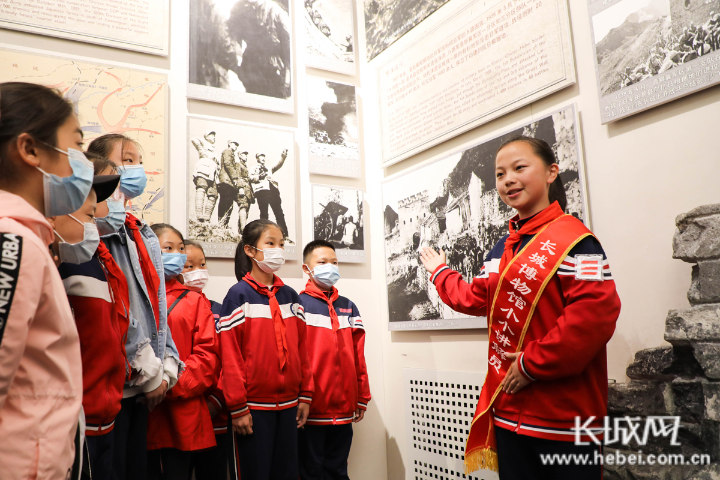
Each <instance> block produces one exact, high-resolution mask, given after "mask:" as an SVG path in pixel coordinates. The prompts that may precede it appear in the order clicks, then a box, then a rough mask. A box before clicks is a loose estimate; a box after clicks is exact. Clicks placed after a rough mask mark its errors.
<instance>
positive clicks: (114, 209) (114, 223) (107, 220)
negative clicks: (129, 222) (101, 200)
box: [95, 199, 125, 237]
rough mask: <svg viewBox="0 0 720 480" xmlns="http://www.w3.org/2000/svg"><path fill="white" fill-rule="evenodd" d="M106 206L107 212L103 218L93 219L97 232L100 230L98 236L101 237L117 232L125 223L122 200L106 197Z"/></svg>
mask: <svg viewBox="0 0 720 480" xmlns="http://www.w3.org/2000/svg"><path fill="white" fill-rule="evenodd" d="M107 206H108V210H109V213H108V214H107V215H106V216H105V217H103V218H96V219H95V224H96V225H97V228H98V232H100V236H103V237H104V236H105V235H111V234H113V233H117V231H118V230H120V227H122V226H123V224H124V223H125V207H124V206H123V202H121V201H118V200H112V199H108V200H107Z"/></svg>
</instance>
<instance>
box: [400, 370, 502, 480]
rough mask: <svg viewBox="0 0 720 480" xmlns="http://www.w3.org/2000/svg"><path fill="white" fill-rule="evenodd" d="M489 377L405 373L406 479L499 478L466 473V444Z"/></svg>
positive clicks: (495, 475) (492, 473)
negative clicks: (485, 380) (464, 466)
mask: <svg viewBox="0 0 720 480" xmlns="http://www.w3.org/2000/svg"><path fill="white" fill-rule="evenodd" d="M484 378H485V373H484V372H482V373H468V372H442V371H436V370H420V369H413V368H406V369H404V371H403V393H404V397H405V429H406V438H407V458H408V459H409V461H408V464H407V465H406V466H405V479H406V480H458V479H466V480H495V479H497V478H498V476H497V474H496V473H494V472H489V471H487V470H479V471H477V472H475V473H473V474H471V475H465V474H464V473H463V471H464V468H463V461H464V460H465V440H467V436H468V433H469V432H470V425H471V424H472V419H473V415H474V413H475V407H476V406H477V401H478V398H479V396H480V388H481V387H482V384H483V380H484Z"/></svg>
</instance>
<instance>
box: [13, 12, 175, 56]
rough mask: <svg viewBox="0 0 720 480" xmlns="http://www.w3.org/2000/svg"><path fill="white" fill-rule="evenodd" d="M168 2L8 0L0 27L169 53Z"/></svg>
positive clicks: (160, 53)
mask: <svg viewBox="0 0 720 480" xmlns="http://www.w3.org/2000/svg"><path fill="white" fill-rule="evenodd" d="M169 11H170V2H169V0H125V1H121V2H120V1H117V0H42V1H40V0H9V1H4V2H0V28H8V29H12V30H22V31H25V32H31V33H39V34H41V35H50V36H53V37H60V38H67V39H70V40H77V41H80V42H88V43H97V44H100V45H107V46H109V47H116V48H123V49H126V50H136V51H139V52H144V53H152V54H155V55H167V54H168V32H169Z"/></svg>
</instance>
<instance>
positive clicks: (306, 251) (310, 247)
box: [303, 240, 335, 262]
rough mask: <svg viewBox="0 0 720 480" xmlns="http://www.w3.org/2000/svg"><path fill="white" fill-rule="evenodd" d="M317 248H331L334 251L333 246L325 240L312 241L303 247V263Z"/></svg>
mask: <svg viewBox="0 0 720 480" xmlns="http://www.w3.org/2000/svg"><path fill="white" fill-rule="evenodd" d="M317 248H332V249H333V252H334V251H335V245H333V244H332V243H330V242H328V241H327V240H313V241H312V242H310V243H308V244H307V245H305V248H303V262H304V261H306V260H307V257H308V255H310V254H311V253H312V252H314V251H315V249H317Z"/></svg>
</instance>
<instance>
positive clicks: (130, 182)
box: [120, 165, 147, 198]
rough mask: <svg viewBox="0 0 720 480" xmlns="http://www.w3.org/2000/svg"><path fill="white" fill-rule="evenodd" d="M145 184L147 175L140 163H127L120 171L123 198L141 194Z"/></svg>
mask: <svg viewBox="0 0 720 480" xmlns="http://www.w3.org/2000/svg"><path fill="white" fill-rule="evenodd" d="M146 185H147V175H145V169H144V168H143V166H142V165H128V166H127V167H124V168H123V169H122V170H121V171H120V191H121V192H122V193H123V195H125V198H135V197H139V196H140V195H142V193H143V192H144V191H145V186H146Z"/></svg>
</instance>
